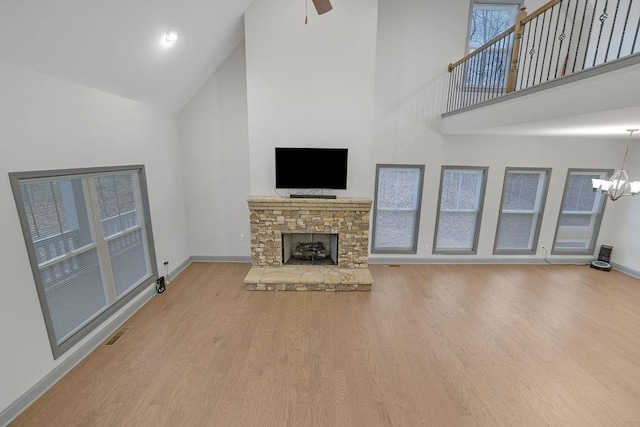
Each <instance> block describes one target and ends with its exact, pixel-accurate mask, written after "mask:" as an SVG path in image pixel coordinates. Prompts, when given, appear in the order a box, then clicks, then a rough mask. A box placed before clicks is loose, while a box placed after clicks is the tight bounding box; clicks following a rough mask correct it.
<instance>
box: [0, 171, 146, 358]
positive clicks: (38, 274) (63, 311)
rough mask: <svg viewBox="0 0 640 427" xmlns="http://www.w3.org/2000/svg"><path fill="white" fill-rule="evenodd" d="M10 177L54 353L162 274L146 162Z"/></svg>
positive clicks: (72, 342)
mask: <svg viewBox="0 0 640 427" xmlns="http://www.w3.org/2000/svg"><path fill="white" fill-rule="evenodd" d="M9 176H10V180H11V185H12V188H13V192H14V197H15V199H16V205H17V208H18V213H19V216H20V221H21V223H22V229H23V233H24V237H25V242H26V246H27V252H28V254H29V258H30V261H31V267H32V270H33V275H34V279H35V283H36V288H37V291H38V296H39V298H40V304H41V306H42V311H43V315H44V319H45V324H46V327H47V331H48V333H49V340H50V342H51V346H52V350H53V354H54V357H56V358H57V357H58V356H60V355H61V354H62V353H64V351H66V350H67V349H68V348H70V347H71V346H72V345H73V344H75V343H76V342H77V341H78V340H80V339H81V338H82V337H83V336H85V335H86V334H87V333H89V332H90V331H91V330H92V329H94V328H95V327H96V326H98V325H99V324H100V323H101V322H102V321H104V320H105V319H106V318H108V317H109V316H110V315H111V314H112V313H113V312H115V311H116V310H117V309H119V308H120V307H121V306H123V305H124V304H125V303H126V302H127V301H129V300H130V299H131V298H133V296H135V295H136V294H137V293H138V292H139V291H141V290H142V289H143V288H144V287H145V286H146V285H148V284H150V283H152V282H153V281H154V280H155V279H156V277H157V271H156V267H155V265H156V263H155V257H154V249H153V239H152V235H151V222H150V217H149V208H148V201H147V196H146V185H145V177H144V167H142V166H131V167H122V168H119V167H115V168H114V167H110V168H92V169H78V170H70V171H46V172H17V173H11V174H9Z"/></svg>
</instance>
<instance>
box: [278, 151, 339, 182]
mask: <svg viewBox="0 0 640 427" xmlns="http://www.w3.org/2000/svg"><path fill="white" fill-rule="evenodd" d="M283 151H289V152H293V151H299V152H305V153H313V152H316V153H320V152H325V153H326V152H339V153H344V178H343V179H342V182H341V184H340V185H339V186H337V185H329V186H326V185H325V186H318V187H315V186H309V185H308V184H306V183H300V184H295V183H294V184H292V183H291V182H285V183H282V182H281V181H282V177H281V176H280V174H279V170H281V168H282V164H279V161H281V160H282V159H281V158H279V156H278V154H279V152H283ZM274 155H275V188H277V189H296V190H346V189H347V178H348V165H349V149H348V148H334V147H331V148H325V147H275V150H274ZM341 160H342V159H341ZM327 167H328V168H330V169H333V170H335V165H328V166H327Z"/></svg>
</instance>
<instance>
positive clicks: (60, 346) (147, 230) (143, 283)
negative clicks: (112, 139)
mask: <svg viewBox="0 0 640 427" xmlns="http://www.w3.org/2000/svg"><path fill="white" fill-rule="evenodd" d="M117 173H135V174H136V175H134V176H135V177H136V178H134V185H133V188H134V192H136V196H135V198H136V199H137V200H138V201H139V202H140V205H141V212H140V211H139V212H138V213H137V215H138V224H139V225H137V226H135V227H131V228H128V229H126V230H123V231H121V232H119V233H117V234H114V235H112V236H104V235H103V234H102V229H101V227H102V224H101V222H102V221H101V218H100V212H99V211H97V210H96V209H91V208H90V207H89V206H88V207H87V211H88V213H89V222H90V224H89V227H90V228H91V233H92V235H93V237H94V241H93V242H92V243H90V244H88V245H85V246H83V247H81V248H76V249H74V250H73V251H72V252H71V253H68V254H65V255H61V256H60V257H56V258H54V259H50V260H47V261H45V262H41V263H40V264H39V263H38V258H37V255H36V252H35V248H34V245H33V241H32V237H31V229H30V228H29V223H28V220H27V215H26V208H25V205H24V203H23V200H22V191H21V184H28V183H32V182H39V181H47V180H56V179H67V178H68V179H77V178H81V179H82V186H83V193H84V197H85V201H86V203H87V204H89V203H92V202H90V200H89V199H94V200H95V203H97V195H96V190H95V185H94V178H95V176H98V175H100V176H102V175H106V174H117ZM9 179H10V182H11V188H12V190H13V195H14V198H15V202H16V207H17V210H18V216H19V219H20V223H21V226H22V232H23V236H24V240H25V245H26V249H27V253H28V256H29V261H30V264H31V270H32V273H33V277H34V281H35V285H36V290H37V293H38V298H39V300H40V306H41V308H42V314H43V318H44V323H45V327H46V329H47V334H48V337H49V343H50V345H51V351H52V353H53V357H54V359H57V358H58V357H60V356H61V355H62V354H64V353H65V352H66V351H67V350H69V349H70V348H71V347H73V346H74V345H75V344H76V343H78V342H79V341H80V340H81V339H82V338H84V337H85V336H86V335H87V334H89V333H90V332H91V331H93V330H94V329H95V328H96V327H98V326H99V325H100V324H102V323H103V322H104V321H105V320H107V319H108V318H109V317H110V316H112V315H113V314H114V313H115V312H116V311H118V310H119V309H120V308H122V307H123V306H124V305H125V304H127V303H128V302H129V301H131V300H132V299H133V298H134V297H135V296H136V295H138V294H139V293H140V292H142V291H143V290H144V289H145V288H146V287H147V286H149V285H151V284H153V283H155V282H156V280H157V279H158V271H157V262H156V257H155V249H154V242H153V231H152V227H151V215H150V211H149V201H148V193H147V186H146V178H145V168H144V165H130V166H113V167H97V168H81V169H65V170H49V171H31V172H12V173H9ZM98 225H99V226H98ZM137 230H142V233H143V238H145V239H146V245H145V246H146V247H145V263H146V268H147V270H146V271H147V272H148V273H149V274H148V275H147V277H144V278H142V279H141V280H140V281H138V283H136V284H134V285H132V286H131V287H130V288H128V289H127V291H126V293H123V294H122V295H121V296H120V297H118V296H117V291H116V289H115V281H114V279H113V277H112V275H113V272H112V269H111V268H108V267H107V266H108V265H110V259H107V260H106V261H105V257H106V258H109V255H108V254H109V247H108V242H109V241H111V240H113V239H115V238H117V237H120V236H122V235H126V234H128V233H132V232H134V231H137ZM51 237H55V236H48V237H47V238H51ZM91 249H96V251H97V252H98V263H99V265H100V270H101V274H102V275H103V280H105V283H104V292H105V299H106V302H107V305H106V306H105V308H104V309H103V310H101V311H99V312H98V313H96V314H95V315H94V316H92V317H91V318H89V319H88V320H87V321H85V322H84V323H83V324H81V325H79V326H78V327H77V328H76V329H74V330H73V331H72V332H71V333H69V334H67V335H65V336H64V337H63V338H61V339H57V338H56V335H55V332H54V327H53V322H52V319H51V313H50V311H49V307H48V302H47V296H46V294H45V287H44V283H43V277H42V274H41V269H44V268H46V267H47V266H49V265H54V264H56V263H59V262H62V261H65V259H68V258H69V259H70V258H72V257H76V256H78V255H79V254H80V253H82V252H86V251H88V250H91ZM100 253H101V254H102V255H100ZM105 262H106V263H107V264H106V265H105Z"/></svg>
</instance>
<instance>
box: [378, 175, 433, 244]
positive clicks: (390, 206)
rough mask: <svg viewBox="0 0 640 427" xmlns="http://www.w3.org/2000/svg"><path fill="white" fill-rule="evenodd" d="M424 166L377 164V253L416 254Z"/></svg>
mask: <svg viewBox="0 0 640 427" xmlns="http://www.w3.org/2000/svg"><path fill="white" fill-rule="evenodd" d="M423 174H424V166H412V165H378V167H377V173H376V200H375V205H374V215H373V236H372V237H373V239H372V240H373V247H372V252H374V253H416V251H417V239H418V224H419V222H420V204H421V200H422V181H423Z"/></svg>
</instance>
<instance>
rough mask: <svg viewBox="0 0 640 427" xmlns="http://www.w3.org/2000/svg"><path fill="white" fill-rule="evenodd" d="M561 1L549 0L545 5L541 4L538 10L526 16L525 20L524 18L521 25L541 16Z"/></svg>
mask: <svg viewBox="0 0 640 427" xmlns="http://www.w3.org/2000/svg"><path fill="white" fill-rule="evenodd" d="M561 1H562V0H551V1H549V2H547V3H545V4H543V5H542V6H540V7H539V8H538V9H536V10H535V11H534V12H531V14H530V15H529V16H527V17H526V18H524V19H523V20H522V25H524V24H526V23H527V22H529V21H531V20H533V19H535V18H537V17H538V16H540V15H542V14H543V13H545V12H546V11H547V10H549V9H551V8H552V7H553V6H555V5H557V4H558V3H560V2H561Z"/></svg>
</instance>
